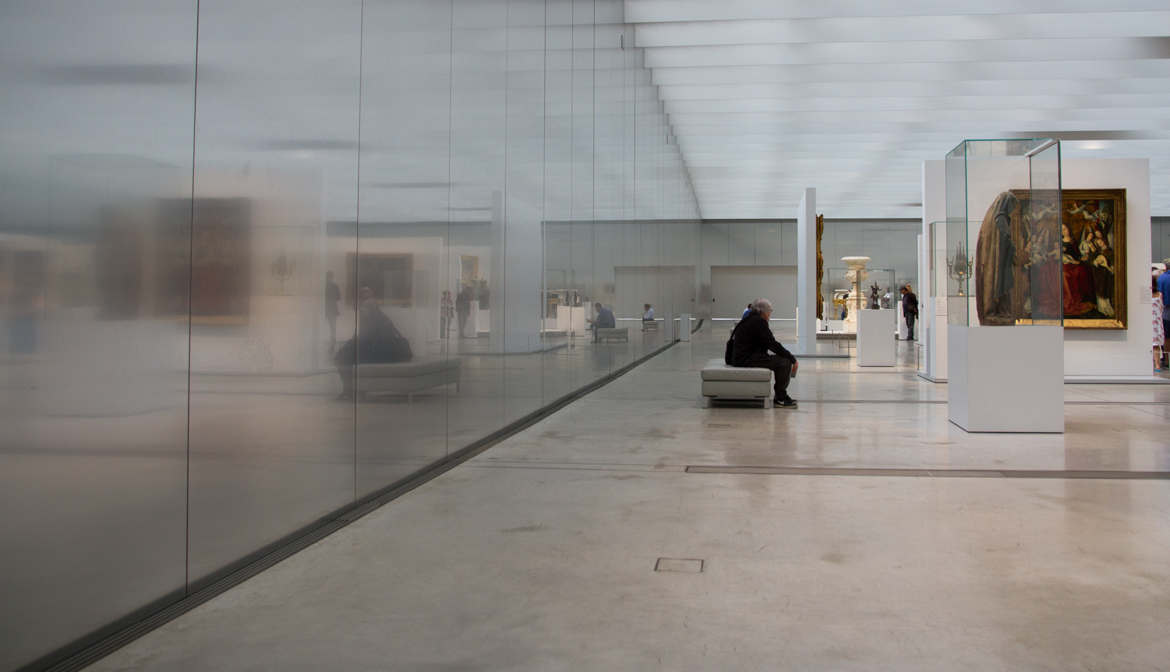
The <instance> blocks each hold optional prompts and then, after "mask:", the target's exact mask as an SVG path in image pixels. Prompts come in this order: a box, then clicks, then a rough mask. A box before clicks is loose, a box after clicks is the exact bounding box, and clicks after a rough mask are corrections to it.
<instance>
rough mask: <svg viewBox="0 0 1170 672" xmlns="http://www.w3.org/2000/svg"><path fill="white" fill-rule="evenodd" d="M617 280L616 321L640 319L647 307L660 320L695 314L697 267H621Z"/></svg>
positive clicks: (615, 288)
mask: <svg viewBox="0 0 1170 672" xmlns="http://www.w3.org/2000/svg"><path fill="white" fill-rule="evenodd" d="M614 279H615V283H614V284H615V287H614V293H615V295H616V296H615V297H614V313H615V314H616V315H617V317H626V318H641V317H642V304H645V303H649V304H651V305H653V306H654V312H655V314H656V315H657V316H658V317H662V316H664V315H667V314H671V315H678V314H680V313H691V314H694V312H695V267H694V266H618V267H616V268H614Z"/></svg>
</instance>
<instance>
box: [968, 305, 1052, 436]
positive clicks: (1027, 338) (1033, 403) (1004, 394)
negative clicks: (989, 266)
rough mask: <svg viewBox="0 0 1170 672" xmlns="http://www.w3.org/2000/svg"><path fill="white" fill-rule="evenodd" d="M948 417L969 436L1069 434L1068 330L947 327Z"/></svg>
mask: <svg viewBox="0 0 1170 672" xmlns="http://www.w3.org/2000/svg"><path fill="white" fill-rule="evenodd" d="M947 341H948V343H947V360H948V361H947V373H948V374H949V375H948V381H947V394H948V401H947V417H948V418H949V419H950V421H951V422H953V423H955V424H956V425H958V426H959V427H961V428H963V429H965V430H967V431H968V432H1064V329H1063V327H1048V326H1045V327H1035V326H1033V327H973V328H969V327H964V326H958V325H953V324H952V325H948V326H947Z"/></svg>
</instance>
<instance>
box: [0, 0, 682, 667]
mask: <svg viewBox="0 0 1170 672" xmlns="http://www.w3.org/2000/svg"><path fill="white" fill-rule="evenodd" d="M623 10H624V4H623V3H622V2H621V0H547V1H546V0H454V1H452V0H446V1H444V0H365V1H364V2H363V1H362V0H340V1H338V0H309V1H307V2H300V3H295V4H289V3H286V2H280V1H278V0H246V1H245V2H228V1H227V0H201V2H199V3H196V2H195V1H194V0H165V1H160V0H150V1H146V0H111V1H110V2H105V3H101V7H100V8H98V7H96V6H95V7H93V8H89V7H88V6H87V5H85V4H84V3H80V4H79V3H72V2H65V1H63V0H62V1H52V0H46V1H44V2H36V3H5V4H3V5H2V6H0V85H2V90H3V91H4V92H5V93H4V95H3V96H2V97H0V116H2V117H3V119H4V120H5V133H4V134H2V135H0V423H2V424H3V427H4V431H3V432H2V433H0V539H3V540H4V541H3V545H2V547H0V565H3V567H4V568H5V571H4V572H3V573H2V575H0V595H3V597H4V599H3V601H2V605H0V640H2V641H3V642H4V644H3V646H0V670H7V669H14V668H16V667H19V666H22V665H26V664H29V663H32V662H34V661H37V660H41V661H42V662H46V661H48V660H52V659H54V658H59V657H61V655H63V654H66V653H68V652H69V651H70V650H71V649H75V648H76V647H77V646H78V645H80V644H83V643H85V641H87V639H88V640H92V639H93V637H94V636H96V635H100V634H101V633H102V632H103V630H107V631H108V630H109V629H110V628H115V627H117V626H118V624H119V623H125V622H127V621H130V620H133V619H136V618H140V617H141V616H143V615H144V614H146V613H149V612H151V611H153V610H157V609H159V608H161V607H162V606H165V605H166V604H168V603H170V602H173V601H174V600H176V599H179V598H181V597H182V596H183V595H185V594H187V593H189V592H190V591H192V590H195V589H197V588H198V587H200V586H201V585H204V584H206V583H208V582H210V581H213V580H214V579H215V578H217V577H219V576H221V575H223V574H224V573H225V572H227V571H230V570H231V569H232V568H233V567H236V566H239V564H240V563H242V562H245V561H247V560H248V559H249V558H251V557H254V556H255V555H256V554H258V553H261V552H263V551H264V549H266V548H269V547H271V546H272V545H273V544H276V543H279V542H281V541H282V540H283V539H285V538H286V537H287V536H288V535H290V534H293V533H296V532H297V531H298V530H301V529H304V528H305V527H306V526H307V525H311V524H313V523H314V522H315V521H319V520H321V519H324V518H328V517H330V516H331V515H333V514H334V513H335V512H336V511H338V510H339V509H340V508H342V507H345V506H346V505H348V504H351V503H353V502H354V501H357V500H359V499H361V498H362V497H365V496H367V495H370V494H372V493H375V492H377V491H379V490H381V489H383V488H386V487H387V486H389V485H391V484H393V483H395V482H396V481H399V480H401V479H403V478H406V477H409V476H410V475H411V474H413V473H415V472H417V471H418V470H420V469H422V468H424V467H425V466H427V465H429V464H432V463H434V462H435V461H436V460H440V459H444V458H446V457H448V456H451V455H453V454H454V453H456V452H458V451H460V450H462V449H464V448H466V447H468V446H469V445H472V444H474V443H475V442H477V441H480V440H482V439H485V438H488V437H490V436H491V435H492V434H493V433H494V432H496V431H498V430H499V429H501V428H502V427H504V426H505V425H507V424H508V423H510V422H513V421H515V420H518V419H521V418H523V417H525V416H526V415H528V414H531V413H533V412H535V411H537V410H538V409H540V408H541V407H543V406H545V405H547V404H549V403H552V402H554V401H556V400H558V399H560V398H561V397H563V396H564V395H566V394H570V393H572V392H573V391H575V390H577V389H579V388H581V387H582V386H584V385H587V384H589V383H591V382H593V381H596V380H598V379H599V378H602V377H604V376H606V375H608V374H610V373H612V372H614V371H616V370H618V369H620V368H621V367H623V366H626V365H627V364H629V363H631V362H633V361H635V360H637V359H638V358H640V357H642V356H644V355H646V354H648V353H651V352H654V351H655V350H656V349H658V348H660V347H662V346H663V345H664V344H666V343H668V342H669V341H670V340H671V339H672V338H673V337H674V334H675V331H674V329H673V318H674V317H675V316H677V315H678V314H680V313H684V312H695V310H696V309H695V305H694V304H695V299H696V296H697V291H698V290H697V288H698V284H699V277H698V271H697V267H696V262H695V259H696V258H697V257H698V253H699V237H698V230H699V225H698V223H697V217H698V209H697V206H696V203H695V199H694V196H693V192H692V190H691V186H690V181H689V179H688V177H687V175H686V171H685V169H684V167H683V163H682V160H681V157H680V155H679V151H678V147H677V145H676V144H675V141H674V139H673V137H672V135H671V132H670V127H669V124H668V120H667V118H666V116H665V115H664V114H663V113H662V107H661V104H660V102H659V101H658V95H657V91H656V89H655V87H654V86H653V85H652V83H651V82H650V76H649V73H648V71H647V70H645V69H644V68H643V63H642V54H641V52H639V51H638V50H636V49H633V48H632V45H633V34H632V30H631V28H630V27H629V26H627V25H625V24H624V22H623ZM196 36H198V37H196ZM196 41H198V44H197V43H196ZM81 111H84V113H82V112H81ZM595 303H600V304H602V306H603V311H602V312H608V311H611V310H612V311H613V312H614V313H615V314H616V316H617V320H616V324H615V326H614V327H613V330H612V331H607V332H604V333H603V334H602V335H603V336H604V337H603V338H600V339H597V338H595V334H594V332H593V330H592V326H593V325H592V323H591V321H593V320H595V319H596V318H597V317H598V313H597V311H596V310H595V308H594V307H593V304H595ZM645 303H651V304H653V305H654V307H655V310H656V315H657V320H656V321H655V322H654V323H652V324H643V321H642V319H641V318H642V315H643V307H642V306H643V304H645ZM623 329H624V330H625V331H622V330H623Z"/></svg>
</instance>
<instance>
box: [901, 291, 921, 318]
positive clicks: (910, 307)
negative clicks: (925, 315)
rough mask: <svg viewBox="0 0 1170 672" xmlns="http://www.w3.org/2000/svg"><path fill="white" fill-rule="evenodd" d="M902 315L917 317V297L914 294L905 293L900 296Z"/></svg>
mask: <svg viewBox="0 0 1170 672" xmlns="http://www.w3.org/2000/svg"><path fill="white" fill-rule="evenodd" d="M902 314H903V315H913V316H914V317H918V296H917V295H916V294H914V292H906V293H905V294H904V295H903V296H902Z"/></svg>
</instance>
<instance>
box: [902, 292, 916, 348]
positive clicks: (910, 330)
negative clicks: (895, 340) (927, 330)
mask: <svg viewBox="0 0 1170 672" xmlns="http://www.w3.org/2000/svg"><path fill="white" fill-rule="evenodd" d="M902 317H904V318H905V319H906V331H907V334H908V335H907V337H906V340H908V341H913V340H914V321H915V320H917V319H918V296H917V295H915V294H914V292H913V291H912V290H911V289H910V285H908V284H907V285H906V286H905V287H903V288H902Z"/></svg>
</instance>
